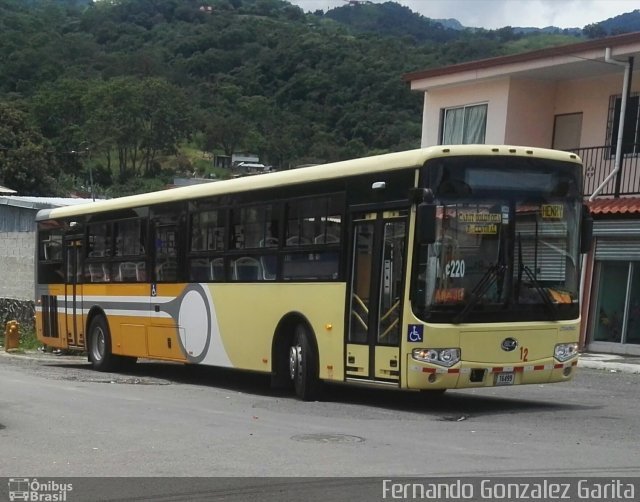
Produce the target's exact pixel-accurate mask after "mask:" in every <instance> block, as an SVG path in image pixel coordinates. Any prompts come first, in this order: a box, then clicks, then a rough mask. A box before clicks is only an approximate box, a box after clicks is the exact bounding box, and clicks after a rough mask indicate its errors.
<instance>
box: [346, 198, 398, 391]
mask: <svg viewBox="0 0 640 502" xmlns="http://www.w3.org/2000/svg"><path fill="white" fill-rule="evenodd" d="M407 214H408V211H406V210H402V211H385V212H375V213H354V214H353V217H352V228H351V235H352V242H351V246H352V248H351V249H352V264H351V285H350V294H349V299H348V306H347V308H348V312H349V321H348V331H347V347H346V349H347V350H346V361H345V368H346V375H347V379H361V380H375V381H377V382H381V383H382V382H387V383H390V384H396V385H397V384H399V381H400V359H399V345H400V330H401V326H402V323H401V319H400V315H401V312H402V290H403V280H402V278H403V273H404V260H405V240H406V230H407Z"/></svg>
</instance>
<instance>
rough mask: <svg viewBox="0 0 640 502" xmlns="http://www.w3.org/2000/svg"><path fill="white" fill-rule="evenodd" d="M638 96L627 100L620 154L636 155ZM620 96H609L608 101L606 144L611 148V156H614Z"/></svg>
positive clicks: (639, 121)
mask: <svg viewBox="0 0 640 502" xmlns="http://www.w3.org/2000/svg"><path fill="white" fill-rule="evenodd" d="M639 104H640V96H639V95H638V93H637V92H634V93H632V94H631V96H630V97H629V99H628V100H627V109H626V111H625V114H624V130H623V134H622V153H623V154H625V155H628V154H632V155H637V154H638V149H639V145H638V143H640V119H639V116H638V114H639V112H640V106H638V105H639ZM621 106H622V96H620V95H618V96H611V98H610V99H609V115H608V121H607V122H608V123H607V144H608V145H610V146H611V155H612V156H615V154H616V146H617V142H618V129H619V126H620V108H621Z"/></svg>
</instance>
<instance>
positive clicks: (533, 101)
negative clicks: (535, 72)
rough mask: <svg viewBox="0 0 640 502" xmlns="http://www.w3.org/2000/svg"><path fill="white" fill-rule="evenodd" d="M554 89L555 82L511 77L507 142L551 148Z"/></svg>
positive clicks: (508, 143) (505, 139)
mask: <svg viewBox="0 0 640 502" xmlns="http://www.w3.org/2000/svg"><path fill="white" fill-rule="evenodd" d="M555 93H556V84H555V82H549V81H543V80H524V79H523V80H520V79H512V80H511V83H510V85H509V104H508V109H507V120H506V123H507V128H506V133H505V137H504V143H505V144H507V145H524V146H537V147H540V148H550V147H551V143H552V141H553V121H554V103H555Z"/></svg>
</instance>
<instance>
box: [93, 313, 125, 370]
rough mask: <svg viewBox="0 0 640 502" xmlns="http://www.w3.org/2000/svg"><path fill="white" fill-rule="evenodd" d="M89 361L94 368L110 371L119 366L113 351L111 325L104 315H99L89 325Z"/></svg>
mask: <svg viewBox="0 0 640 502" xmlns="http://www.w3.org/2000/svg"><path fill="white" fill-rule="evenodd" d="M88 338H89V347H88V349H89V350H88V352H89V361H91V365H92V366H93V369H94V370H97V371H110V370H112V369H114V368H115V367H116V366H117V360H118V359H117V357H116V356H114V355H113V353H112V352H111V334H110V333H109V325H108V324H107V320H106V319H105V318H104V316H102V315H97V316H96V317H94V318H93V319H92V321H91V324H90V325H89V337H88Z"/></svg>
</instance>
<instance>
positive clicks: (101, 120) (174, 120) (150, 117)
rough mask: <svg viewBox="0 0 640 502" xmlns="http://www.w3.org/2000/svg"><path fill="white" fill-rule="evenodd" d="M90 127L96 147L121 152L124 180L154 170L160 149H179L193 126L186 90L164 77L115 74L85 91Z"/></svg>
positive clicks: (121, 173)
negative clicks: (185, 95)
mask: <svg viewBox="0 0 640 502" xmlns="http://www.w3.org/2000/svg"><path fill="white" fill-rule="evenodd" d="M85 106H86V109H87V116H88V117H89V119H88V120H87V133H88V137H89V141H90V143H91V144H92V145H94V147H93V148H94V149H97V150H101V151H103V152H104V153H105V154H106V155H107V156H108V157H109V158H110V153H111V151H112V150H114V149H115V150H116V152H117V157H118V173H119V178H120V180H121V181H124V180H126V179H128V178H130V177H131V176H136V175H138V176H139V175H151V174H154V173H153V166H155V162H154V161H155V159H156V156H157V155H158V154H159V153H164V154H175V153H176V152H177V148H178V144H179V142H180V141H181V140H182V139H184V138H185V137H186V136H188V134H189V132H190V130H191V127H190V125H189V124H190V122H191V111H190V107H189V105H188V103H187V101H186V99H185V98H184V96H183V95H182V93H181V91H180V90H179V89H178V88H176V87H175V86H173V85H171V84H169V83H168V82H167V81H166V80H164V79H159V78H148V79H135V78H131V77H120V78H115V79H112V80H109V81H106V82H103V83H100V84H98V85H96V86H95V87H93V88H91V89H90V90H89V92H88V93H87V95H86V97H85Z"/></svg>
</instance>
